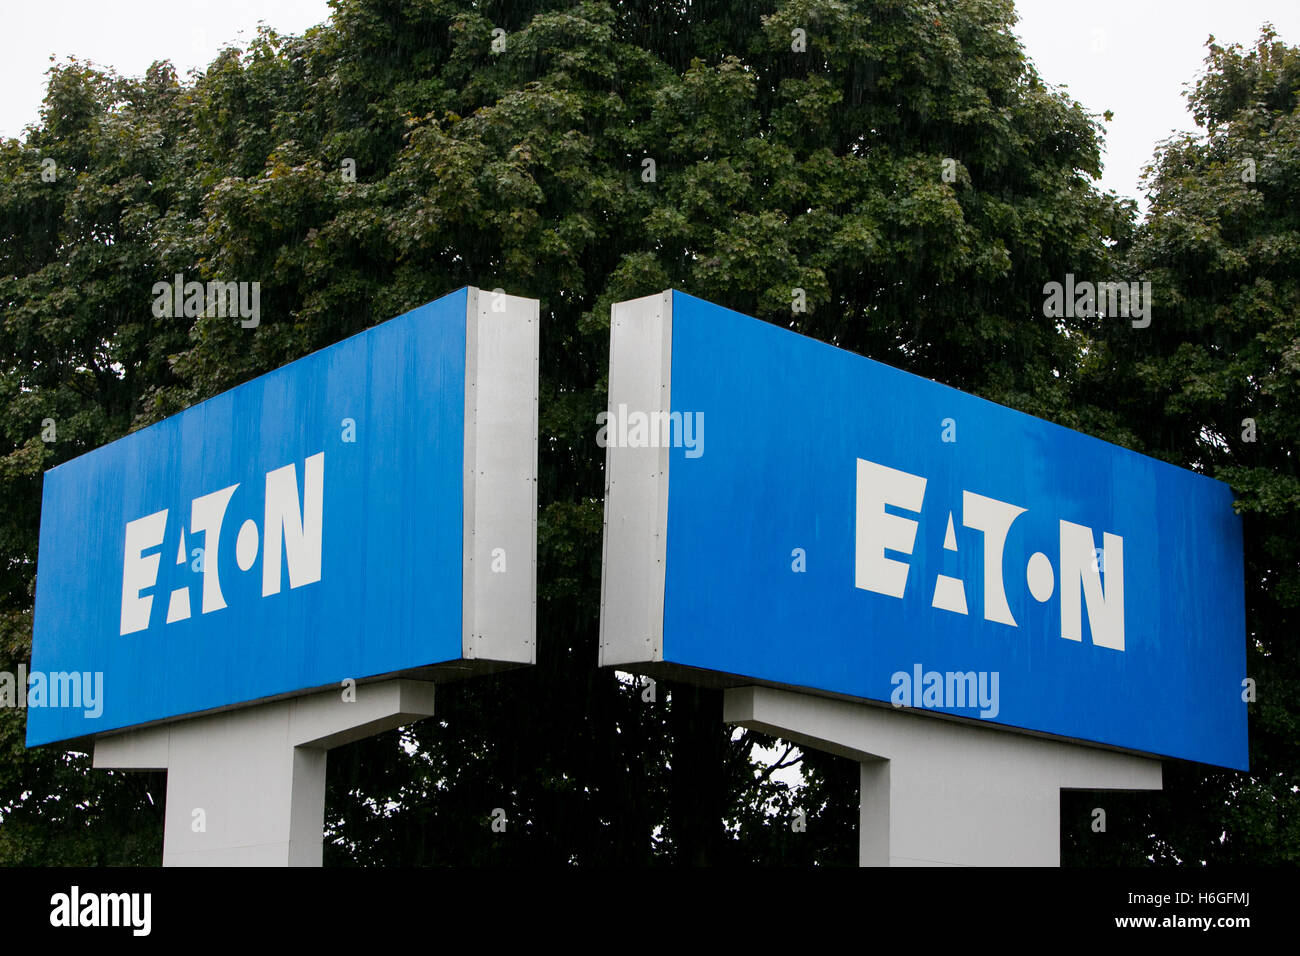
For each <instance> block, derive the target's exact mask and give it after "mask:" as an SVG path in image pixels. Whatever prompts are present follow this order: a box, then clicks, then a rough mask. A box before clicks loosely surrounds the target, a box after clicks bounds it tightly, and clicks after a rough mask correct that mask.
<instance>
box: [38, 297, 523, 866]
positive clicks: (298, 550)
mask: <svg viewBox="0 0 1300 956" xmlns="http://www.w3.org/2000/svg"><path fill="white" fill-rule="evenodd" d="M538 309H539V304H538V302H537V300H535V299H525V298H520V297H518V296H511V295H507V294H506V293H505V292H504V291H502V290H493V291H491V292H487V291H480V290H478V289H476V288H473V287H469V286H467V287H465V288H462V289H460V290H457V291H455V292H452V293H450V294H449V295H446V296H443V297H442V298H440V299H437V300H435V301H433V302H430V303H427V304H425V305H423V306H420V307H418V308H416V309H412V310H411V311H409V312H407V313H404V314H403V315H400V316H398V317H396V318H394V319H391V320H389V321H387V322H381V323H379V324H378V325H375V326H373V327H371V328H369V329H367V330H365V331H364V332H360V333H358V334H357V335H354V336H351V337H350V338H347V339H344V340H342V341H340V342H336V343H334V344H333V345H331V346H329V347H327V348H324V349H321V350H320V351H318V352H313V353H312V354H310V355H306V356H304V357H302V358H300V359H298V360H296V361H294V362H290V363H289V364H288V365H285V366H282V367H281V368H278V369H276V370H274V371H272V372H268V373H267V374H265V375H262V376H259V377H257V378H255V379H252V380H250V381H248V382H245V383H243V384H242V385H239V386H237V387H235V388H233V389H231V390H230V391H228V392H223V393H221V394H220V395H216V396H213V397H212V398H210V399H208V400H206V401H204V402H200V403H199V404H197V405H195V406H193V407H191V408H188V409H186V410H185V411H183V412H180V413H178V414H176V415H173V416H171V417H170V418H167V419H164V420H163V421H161V422H158V423H156V424H154V425H151V426H149V427H148V428H144V429H141V430H140V431H137V432H133V433H132V434H130V435H127V436H125V437H123V438H122V439H120V440H118V441H116V442H112V443H110V444H109V445H106V446H104V447H102V448H98V449H95V450H94V451H92V452H90V453H88V454H86V455H82V456H81V457H79V458H76V459H73V460H72V461H68V462H65V463H63V464H62V465H59V466H58V467H56V468H53V469H51V470H50V471H49V472H47V473H46V475H45V481H44V488H43V493H42V494H43V497H42V506H41V538H40V542H41V544H40V568H39V572H38V575H37V589H36V591H37V593H36V611H35V622H34V625H33V653H32V663H33V668H32V670H33V674H34V675H36V674H38V673H39V674H40V675H41V680H42V681H43V680H44V674H46V673H48V674H51V675H52V677H51V690H50V692H49V694H48V696H45V695H42V699H41V703H40V704H36V703H35V700H36V699H37V694H40V693H42V691H43V689H44V688H43V686H41V685H37V684H35V683H34V684H33V687H34V691H33V706H34V707H35V709H32V710H31V711H30V712H29V714H28V720H27V745H28V746H29V747H35V746H44V745H52V744H59V743H68V742H71V743H70V744H69V745H70V746H73V747H75V748H76V749H78V750H82V751H85V750H91V749H93V752H94V766H95V767H98V768H116V769H137V770H165V771H166V772H167V806H166V820H165V825H164V840H163V865H164V866H185V865H218V866H221V865H224V866H229V865H240V866H249V865H270V866H286V865H288V866H320V865H321V862H322V845H321V842H322V830H323V821H324V813H325V761H326V753H327V752H328V751H329V750H330V749H331V748H333V747H338V746H340V745H342V744H345V743H349V742H351V741H354V740H359V739H361V738H363V737H367V736H370V735H373V734H377V733H381V732H383V731H385V730H391V729H394V728H396V727H400V726H403V725H405V724H409V723H411V722H412V721H415V720H419V719H421V718H424V717H428V716H430V715H431V714H432V713H433V693H434V682H441V681H444V680H455V679H461V678H466V677H472V676H474V675H480V674H489V673H494V672H497V671H501V670H505V669H509V668H514V667H521V666H528V665H531V664H533V663H535V661H536V607H537V604H536V599H537V403H538V377H537V366H538V346H539V325H540V323H539V314H538ZM173 556H174V557H173ZM56 694H57V696H56ZM47 702H48V706H44V705H45V704H46V703H47Z"/></svg>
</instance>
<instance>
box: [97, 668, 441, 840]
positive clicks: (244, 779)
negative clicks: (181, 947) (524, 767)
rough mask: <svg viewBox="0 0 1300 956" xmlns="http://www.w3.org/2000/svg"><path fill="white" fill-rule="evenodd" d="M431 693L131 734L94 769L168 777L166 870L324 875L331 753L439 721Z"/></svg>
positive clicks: (417, 688) (261, 710)
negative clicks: (287, 869) (309, 870)
mask: <svg viewBox="0 0 1300 956" xmlns="http://www.w3.org/2000/svg"><path fill="white" fill-rule="evenodd" d="M433 688H434V685H433V684H430V683H427V682H423V681H411V680H391V681H384V682H382V683H378V684H362V685H359V686H358V687H357V688H356V700H355V701H354V702H345V701H344V700H343V699H342V691H341V690H332V691H324V692H321V693H318V694H313V695H310V696H307V697H297V698H293V699H291V700H284V701H277V702H274V703H268V704H256V705H253V706H251V707H245V708H240V709H237V710H230V711H225V712H222V713H219V714H211V715H209V716H206V717H192V718H189V719H187V720H180V721H177V722H175V723H170V724H162V725H159V726H157V727H149V728H146V729H144V730H136V731H128V732H127V733H123V734H117V735H113V736H109V737H103V738H100V739H99V740H96V741H95V757H94V766H96V767H100V768H112V769H123V770H166V771H167V814H166V823H165V824H164V828H163V866H320V865H321V856H322V852H323V848H322V833H323V829H324V822H325V753H326V751H327V750H329V749H330V748H331V747H338V746H341V745H342V744H346V743H351V742H352V741H354V740H360V739H361V738H363V737H369V736H372V735H374V734H378V733H382V732H383V731H385V730H392V729H393V728H395V727H401V726H403V725H404V724H409V723H413V722H414V721H416V720H419V719H421V718H423V717H428V716H430V715H432V714H433ZM199 811H201V813H200V812H199ZM200 824H201V826H200Z"/></svg>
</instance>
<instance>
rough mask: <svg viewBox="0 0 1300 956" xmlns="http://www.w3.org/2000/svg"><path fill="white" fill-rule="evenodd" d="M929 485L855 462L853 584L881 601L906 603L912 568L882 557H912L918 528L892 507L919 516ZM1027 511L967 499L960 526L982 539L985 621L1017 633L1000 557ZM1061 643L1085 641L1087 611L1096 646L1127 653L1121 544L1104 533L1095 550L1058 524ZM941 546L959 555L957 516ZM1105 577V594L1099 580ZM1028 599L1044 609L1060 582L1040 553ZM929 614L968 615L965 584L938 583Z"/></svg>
mask: <svg viewBox="0 0 1300 956" xmlns="http://www.w3.org/2000/svg"><path fill="white" fill-rule="evenodd" d="M925 484H926V479H924V478H922V477H921V476H920V475H912V474H909V473H908V472H905V471H898V470H897V469H895V468H887V467H886V466H884V465H880V464H877V463H875V462H872V461H865V460H863V459H861V458H859V459H858V495H857V546H856V560H855V562H854V577H855V583H856V585H857V586H858V587H860V588H862V589H863V590H866V591H874V592H876V593H877V594H887V595H889V596H890V597H896V598H901V597H902V596H903V589H904V588H905V587H906V585H907V575H908V571H909V570H911V569H910V567H909V565H908V564H907V562H905V561H896V560H894V559H893V558H887V557H885V551H886V550H890V551H897V552H900V553H902V554H911V553H912V547H913V545H914V544H915V542H916V528H917V522H915V521H913V520H912V519H910V518H904V517H901V516H900V515H894V514H889V513H888V512H887V511H885V506H886V505H890V506H892V507H895V508H901V509H903V510H906V511H913V512H916V513H918V514H919V513H920V511H921V502H922V501H923V500H924V498H925ZM1025 511H1026V509H1025V508H1020V507H1018V506H1016V505H1012V504H1007V503H1006V502H1005V501H998V500H997V499H996V498H986V497H984V496H983V495H977V494H975V493H974V492H970V491H963V492H962V519H961V522H962V526H963V527H966V528H973V529H975V530H976V531H981V532H983V533H984V620H986V621H997V622H998V623H999V624H1007V625H1009V626H1011V627H1015V626H1016V620H1015V618H1014V617H1012V616H1011V608H1010V606H1008V604H1007V595H1006V591H1005V590H1004V589H1003V586H1002V549H1003V546H1004V545H1005V544H1006V540H1007V533H1008V532H1009V531H1010V530H1011V525H1012V524H1013V523H1014V522H1015V520H1016V518H1018V517H1020V515H1022V514H1024V513H1025ZM1060 524H1061V537H1060V541H1061V551H1060V562H1059V567H1060V569H1061V574H1060V580H1061V637H1063V638H1065V639H1067V640H1071V641H1082V640H1083V604H1085V603H1086V604H1087V606H1088V623H1089V625H1090V626H1091V628H1092V643H1093V644H1096V645H1098V646H1099V647H1109V648H1112V649H1113V650H1117V651H1122V650H1124V539H1123V538H1122V537H1120V536H1119V535H1117V534H1110V533H1109V532H1107V533H1106V534H1105V535H1104V536H1103V541H1104V544H1103V547H1102V548H1100V549H1098V548H1097V547H1096V543H1095V541H1094V539H1093V534H1092V529H1091V528H1088V527H1085V526H1083V525H1080V524H1074V523H1072V522H1069V521H1064V520H1063V521H1061V523H1060ZM943 546H944V548H945V549H946V550H948V551H956V550H957V536H956V534H955V533H954V531H953V522H952V513H951V512H949V514H948V528H947V532H946V534H945V535H944V541H943ZM1103 571H1104V572H1105V586H1104V587H1103V582H1102V572H1103ZM1025 579H1026V582H1027V583H1028V585H1029V593H1030V594H1032V595H1033V596H1034V599H1035V600H1037V601H1039V602H1040V603H1042V602H1045V601H1047V600H1048V599H1049V598H1051V596H1052V591H1053V590H1054V588H1055V586H1056V575H1055V573H1054V572H1053V570H1052V562H1051V560H1050V559H1049V558H1048V557H1047V555H1045V554H1043V553H1042V552H1041V551H1039V552H1035V553H1034V554H1033V555H1032V556H1031V557H1030V558H1029V562H1028V565H1027V566H1026V568H1025ZM930 604H931V606H933V607H937V608H942V609H943V610H945V611H952V612H954V613H956V614H966V613H967V610H966V585H965V583H964V582H963V581H962V580H961V579H960V578H953V577H949V576H948V575H946V574H939V575H936V577H935V582H934V597H933V598H932V599H931V601H930Z"/></svg>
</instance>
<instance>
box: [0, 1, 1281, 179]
mask: <svg viewBox="0 0 1300 956" xmlns="http://www.w3.org/2000/svg"><path fill="white" fill-rule="evenodd" d="M2 2H3V8H2V9H0V23H2V24H3V27H4V37H5V41H6V42H5V44H4V55H3V57H0V136H18V135H20V134H21V132H22V129H23V127H24V126H26V125H27V124H28V123H31V122H34V121H35V120H36V119H37V116H38V111H39V108H40V102H41V98H42V96H43V93H44V83H45V76H44V74H45V70H46V69H47V68H48V67H49V66H50V55H51V54H54V55H55V56H56V57H57V58H58V59H59V60H63V59H65V58H66V57H68V56H70V55H75V56H77V57H79V58H81V59H88V60H91V61H93V62H95V63H97V64H100V65H103V66H112V67H114V68H115V69H117V71H118V72H119V73H123V74H129V75H134V74H140V73H143V72H144V70H145V69H146V68H147V67H148V66H149V64H150V63H151V62H152V61H153V60H155V59H170V60H171V61H172V62H173V63H174V64H175V66H176V68H177V70H178V71H179V72H180V73H181V74H182V75H183V74H185V73H186V71H188V70H190V69H198V68H202V67H204V66H206V64H207V63H208V62H210V61H211V59H212V58H213V56H214V55H215V54H216V53H217V51H218V50H219V49H220V48H221V47H222V45H223V44H224V43H226V42H228V41H239V40H247V39H248V38H249V37H251V36H253V35H254V33H255V32H256V28H257V24H258V22H259V21H265V22H266V23H268V24H270V25H271V26H273V27H275V28H276V29H277V30H279V31H281V32H282V33H301V32H302V31H303V30H304V29H306V28H307V27H309V26H311V25H313V24H316V23H320V22H322V21H323V20H325V19H326V18H327V17H328V16H329V7H328V5H327V4H326V2H325V0H188V2H181V3H178V2H176V0H38V2H27V0H2ZM1017 7H1018V9H1019V11H1020V16H1021V22H1020V24H1019V26H1018V27H1017V32H1019V34H1020V36H1021V38H1022V39H1023V40H1024V43H1025V47H1026V50H1027V51H1028V54H1029V56H1030V58H1031V59H1033V61H1034V62H1035V63H1036V64H1037V66H1038V69H1039V72H1040V73H1041V74H1042V75H1043V77H1044V79H1045V80H1047V81H1048V82H1049V83H1054V84H1063V85H1065V86H1067V87H1068V88H1069V92H1070V95H1071V96H1073V97H1074V98H1075V99H1078V100H1079V101H1081V102H1082V103H1083V104H1084V106H1085V107H1086V108H1087V109H1088V110H1090V111H1092V112H1095V113H1101V112H1103V111H1104V110H1107V109H1109V110H1112V111H1113V112H1114V114H1115V116H1114V120H1113V121H1112V122H1111V123H1110V124H1109V126H1108V127H1107V157H1106V168H1105V171H1104V174H1103V176H1102V181H1101V185H1102V187H1103V188H1106V189H1113V190H1115V191H1116V192H1117V193H1119V194H1120V195H1124V196H1132V197H1134V198H1139V199H1140V198H1141V197H1140V196H1139V194H1138V176H1139V173H1140V171H1141V168H1142V166H1143V165H1144V164H1145V163H1147V162H1148V161H1149V160H1150V158H1151V153H1152V150H1153V148H1154V147H1155V144H1156V143H1157V142H1158V141H1160V140H1161V139H1163V138H1164V137H1166V136H1168V135H1169V133H1170V131H1171V130H1174V129H1191V128H1192V127H1193V125H1194V124H1193V123H1192V119H1191V117H1190V116H1189V115H1188V114H1187V112H1186V109H1185V103H1184V100H1183V99H1182V97H1181V91H1182V87H1183V84H1184V83H1186V82H1188V81H1190V80H1192V79H1193V77H1195V75H1196V74H1197V73H1198V72H1199V71H1200V69H1201V63H1202V60H1203V59H1204V56H1205V48H1204V47H1205V40H1206V38H1207V37H1208V36H1209V35H1210V34H1214V36H1215V38H1216V39H1217V40H1218V41H1219V42H1220V43H1228V42H1241V43H1245V44H1249V43H1250V42H1252V41H1253V40H1254V39H1255V37H1256V36H1258V34H1259V27H1260V25H1261V24H1262V23H1263V22H1264V21H1266V20H1268V21H1272V23H1273V24H1274V25H1275V26H1276V27H1277V29H1278V32H1279V34H1280V35H1281V37H1282V39H1283V40H1285V41H1287V42H1289V43H1291V44H1293V45H1295V44H1300V3H1298V2H1296V0H1231V2H1227V3H1225V2H1221V0H1213V2H1211V0H1082V2H1071V0H1018V3H1017ZM1143 205H1145V203H1144V204H1143Z"/></svg>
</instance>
